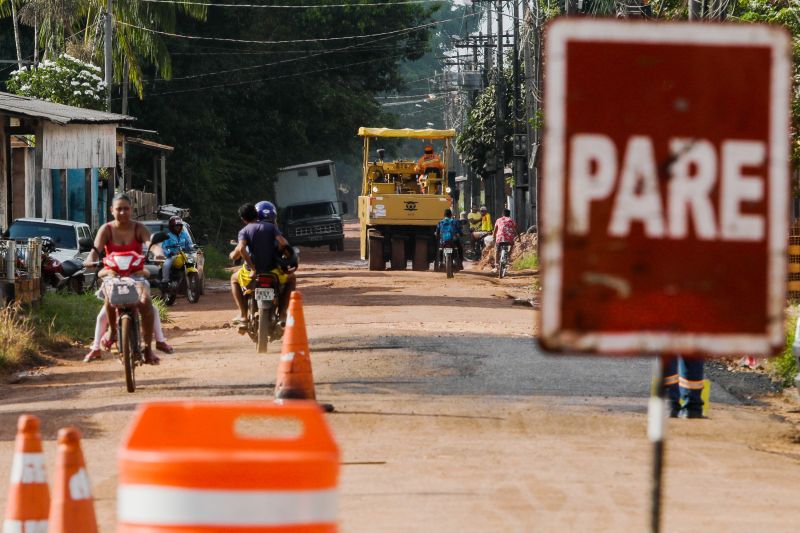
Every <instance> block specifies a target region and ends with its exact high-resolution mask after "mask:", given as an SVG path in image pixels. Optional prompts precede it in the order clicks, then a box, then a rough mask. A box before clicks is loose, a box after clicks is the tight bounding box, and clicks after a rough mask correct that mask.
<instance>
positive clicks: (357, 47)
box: [154, 35, 397, 82]
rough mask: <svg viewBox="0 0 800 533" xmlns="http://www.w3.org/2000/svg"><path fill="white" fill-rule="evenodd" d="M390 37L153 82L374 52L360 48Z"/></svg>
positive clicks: (395, 46)
mask: <svg viewBox="0 0 800 533" xmlns="http://www.w3.org/2000/svg"><path fill="white" fill-rule="evenodd" d="M392 37H394V36H393V35H391V36H389V37H381V38H378V39H375V40H373V41H367V42H363V43H357V44H351V45H349V46H344V47H342V48H331V49H323V50H320V51H319V52H317V53H314V54H308V55H306V56H303V57H293V58H289V59H281V60H279V61H272V62H270V63H262V64H260V65H250V66H247V67H237V68H233V69H227V70H220V71H216V72H207V73H200V74H192V75H189V76H182V77H177V78H170V79H169V80H166V79H156V80H154V81H159V82H161V81H176V80H187V79H193V78H203V77H206V76H215V75H219V74H230V73H233V72H242V71H245V70H254V69H257V68H263V67H270V66H275V65H281V64H285V63H292V62H296V61H304V60H306V59H312V58H315V57H319V56H323V55H326V54H332V53H334V52H343V51H351V52H371V51H374V50H373V48H372V47H370V48H361V47H364V46H367V45H370V44H373V43H377V42H380V41H385V40H387V39H391V38H392ZM396 48H397V45H392V46H391V48H390V49H396Z"/></svg>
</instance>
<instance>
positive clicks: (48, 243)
mask: <svg viewBox="0 0 800 533" xmlns="http://www.w3.org/2000/svg"><path fill="white" fill-rule="evenodd" d="M42 251H43V252H45V253H48V254H50V253H53V252H55V251H56V242H55V241H54V240H53V238H52V237H49V236H47V235H44V236H43V237H42Z"/></svg>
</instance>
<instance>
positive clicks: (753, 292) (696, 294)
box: [540, 19, 792, 355]
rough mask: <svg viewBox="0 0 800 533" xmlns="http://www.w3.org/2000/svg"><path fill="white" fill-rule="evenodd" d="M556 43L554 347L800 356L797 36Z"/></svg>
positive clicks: (548, 156)
mask: <svg viewBox="0 0 800 533" xmlns="http://www.w3.org/2000/svg"><path fill="white" fill-rule="evenodd" d="M546 45H547V55H546V57H547V61H546V78H545V82H546V92H545V97H546V102H545V124H546V134H545V164H544V170H545V171H544V177H543V196H542V208H543V212H542V231H541V238H542V245H541V249H540V250H541V255H542V257H541V263H542V288H543V296H542V313H541V324H540V326H541V327H540V338H541V341H542V344H543V346H544V347H545V348H547V349H550V350H557V351H563V350H576V351H588V352H600V353H621V354H625V353H628V354H642V353H648V354H653V353H667V354H671V353H682V354H687V355H691V354H703V355H723V354H742V353H768V352H773V351H774V350H776V349H777V348H779V347H781V346H783V343H784V338H783V309H784V305H785V293H784V290H785V279H786V241H787V235H788V216H789V215H788V206H789V198H790V188H789V163H788V157H789V140H790V137H789V98H790V84H791V75H792V74H791V70H790V61H789V50H790V44H789V39H788V36H787V35H786V33H785V32H783V31H781V30H779V29H776V28H772V27H767V26H760V25H747V24H736V25H721V24H720V25H712V24H703V25H698V24H684V23H681V24H654V23H641V22H623V21H613V20H597V19H594V20H590V19H561V20H558V21H556V22H555V23H553V24H551V25H550V26H549V28H548V31H547V36H546Z"/></svg>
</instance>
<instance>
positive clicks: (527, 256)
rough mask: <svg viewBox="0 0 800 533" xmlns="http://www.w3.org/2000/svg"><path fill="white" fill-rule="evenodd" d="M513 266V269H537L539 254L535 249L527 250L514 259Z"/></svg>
mask: <svg viewBox="0 0 800 533" xmlns="http://www.w3.org/2000/svg"><path fill="white" fill-rule="evenodd" d="M511 268H512V269H513V270H536V269H537V268H539V256H538V255H537V254H536V252H535V251H530V252H525V253H523V254H522V255H521V256H519V257H517V258H516V259H515V260H514V262H513V263H512V265H511Z"/></svg>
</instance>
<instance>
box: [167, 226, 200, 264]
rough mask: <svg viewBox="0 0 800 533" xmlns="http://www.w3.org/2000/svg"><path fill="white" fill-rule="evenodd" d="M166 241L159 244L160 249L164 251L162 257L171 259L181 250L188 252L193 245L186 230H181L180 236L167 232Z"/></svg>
mask: <svg viewBox="0 0 800 533" xmlns="http://www.w3.org/2000/svg"><path fill="white" fill-rule="evenodd" d="M167 235H168V237H167V240H166V241H164V242H162V243H161V249H162V250H164V257H172V256H173V255H177V254H178V252H180V251H181V250H183V251H185V252H190V251H191V250H192V247H193V246H194V243H193V242H192V238H191V237H189V232H188V231H186V228H184V229H182V230H181V233H180V235H175V234H174V233H172V232H171V231H169V232H167Z"/></svg>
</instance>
